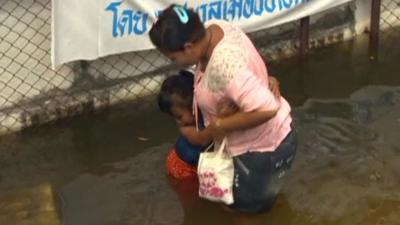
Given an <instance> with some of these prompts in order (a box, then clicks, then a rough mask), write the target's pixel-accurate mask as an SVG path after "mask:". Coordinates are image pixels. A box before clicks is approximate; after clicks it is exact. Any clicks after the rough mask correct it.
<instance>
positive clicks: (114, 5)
mask: <svg viewBox="0 0 400 225" xmlns="http://www.w3.org/2000/svg"><path fill="white" fill-rule="evenodd" d="M121 3H122V2H113V3H111V4H110V5H108V7H107V8H106V11H112V12H113V28H112V36H113V37H116V36H118V31H117V28H118V6H120V5H121Z"/></svg>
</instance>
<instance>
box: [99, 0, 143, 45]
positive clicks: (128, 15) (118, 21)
mask: <svg viewBox="0 0 400 225" xmlns="http://www.w3.org/2000/svg"><path fill="white" fill-rule="evenodd" d="M121 4H122V2H121V1H119V2H113V3H110V4H109V5H108V6H107V8H106V11H111V12H112V13H113V23H112V36H113V37H118V36H121V37H122V36H123V35H124V34H125V31H126V30H128V32H127V33H128V34H129V35H131V34H136V35H141V34H144V33H145V32H146V31H147V19H148V14H147V13H146V14H144V13H142V12H140V11H136V12H134V11H133V10H123V11H122V13H121V18H118V7H119V6H120V5H121ZM140 22H141V25H140Z"/></svg>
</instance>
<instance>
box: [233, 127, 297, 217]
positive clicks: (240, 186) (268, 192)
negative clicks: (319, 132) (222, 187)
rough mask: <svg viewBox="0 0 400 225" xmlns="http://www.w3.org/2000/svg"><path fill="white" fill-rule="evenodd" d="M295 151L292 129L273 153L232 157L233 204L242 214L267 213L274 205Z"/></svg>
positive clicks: (295, 143)
mask: <svg viewBox="0 0 400 225" xmlns="http://www.w3.org/2000/svg"><path fill="white" fill-rule="evenodd" d="M296 149H297V134H296V132H295V131H294V129H292V131H290V133H289V134H288V135H287V136H286V138H285V139H284V140H283V141H282V143H281V144H280V145H279V146H278V148H277V149H276V150H275V151H273V152H247V153H244V154H242V155H239V156H236V157H234V160H233V162H234V168H235V176H234V184H233V196H234V203H233V204H232V205H230V207H231V208H233V209H235V210H239V211H242V212H260V211H264V210H269V209H270V208H271V207H272V205H273V204H274V202H275V199H276V196H277V194H278V193H279V191H280V189H281V187H282V184H283V181H284V179H283V178H284V177H285V175H286V174H287V173H288V171H289V169H290V167H291V165H292V162H293V160H294V157H295V155H296Z"/></svg>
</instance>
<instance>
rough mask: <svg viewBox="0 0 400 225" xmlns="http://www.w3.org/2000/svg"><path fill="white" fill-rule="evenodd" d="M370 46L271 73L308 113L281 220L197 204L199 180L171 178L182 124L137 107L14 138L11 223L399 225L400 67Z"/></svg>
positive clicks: (0, 189) (4, 157) (2, 149)
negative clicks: (370, 52) (171, 156)
mask: <svg viewBox="0 0 400 225" xmlns="http://www.w3.org/2000/svg"><path fill="white" fill-rule="evenodd" d="M367 44H368V43H367V40H366V39H365V37H360V38H358V39H356V40H354V41H351V42H346V43H342V44H339V45H336V46H332V47H328V48H324V49H319V50H315V51H314V52H313V53H312V54H311V56H310V58H309V59H308V61H307V62H303V63H299V62H298V61H297V60H292V61H291V60H289V61H285V62H281V63H279V64H271V65H270V66H269V68H270V71H272V74H276V75H277V76H278V78H279V80H280V81H281V84H282V92H283V94H284V95H285V96H287V98H288V99H289V101H290V102H291V103H292V105H295V106H296V107H294V110H293V115H294V117H295V122H296V125H297V130H298V133H299V138H300V139H299V140H300V142H299V150H298V154H297V158H296V161H295V163H294V165H293V169H292V172H291V173H290V174H289V175H288V177H287V185H286V186H285V187H284V189H283V190H282V193H281V194H280V195H279V198H278V200H277V202H276V204H275V206H274V207H273V209H272V210H271V211H270V212H269V213H264V214H259V215H241V214H232V213H229V212H225V211H224V210H223V209H222V208H221V207H219V206H218V205H216V204H213V203H210V202H206V201H203V200H200V199H199V198H198V197H197V193H196V190H197V186H196V181H191V182H185V183H184V184H181V183H177V181H174V180H170V179H168V178H167V177H166V176H165V170H164V158H165V155H166V153H167V151H168V148H169V147H171V146H172V145H173V142H174V139H175V137H176V135H177V132H176V128H175V126H174V123H173V121H172V120H170V119H168V118H167V117H166V116H164V115H161V113H159V112H157V110H156V109H149V110H140V111H138V110H136V108H133V107H131V108H128V109H121V110H112V111H110V112H103V113H100V114H98V115H95V116H93V115H91V116H90V117H81V118H75V119H71V120H68V121H65V122H63V123H59V124H57V125H53V126H48V127H45V128H42V129H34V130H31V131H26V132H22V133H19V134H14V135H9V136H6V137H2V138H1V139H0V143H1V145H0V224H41V225H42V224H43V225H45V224H54V225H114V224H115V225H128V224H134V225H141V224H165V225H167V224H168V225H169V224H171V225H172V224H173V225H179V224H182V225H196V224H202V225H204V224H207V225H214V224H218V225H224V224H233V225H275V224H276V225H278V224H279V225H303V224H304V225H305V224H311V225H322V224H324V225H339V224H349V225H369V224H371V225H372V224H382V225H384V224H396V223H398V221H400V215H399V214H398V212H399V210H400V192H399V191H398V190H399V188H400V172H399V171H400V148H399V147H398V146H400V140H399V139H398V134H399V133H400V116H399V115H400V88H399V86H400V77H399V76H398V71H399V69H400V65H399V63H398V60H396V59H398V57H397V58H396V56H392V57H388V56H386V55H384V57H382V58H381V59H380V60H379V61H370V60H369V59H368V57H367V56H366V51H367V47H366V46H367ZM397 53H400V51H399V52H397ZM398 55H399V54H397V56H398ZM371 85H374V86H371ZM376 85H385V86H376ZM389 85H390V86H392V87H389ZM366 86H368V87H366Z"/></svg>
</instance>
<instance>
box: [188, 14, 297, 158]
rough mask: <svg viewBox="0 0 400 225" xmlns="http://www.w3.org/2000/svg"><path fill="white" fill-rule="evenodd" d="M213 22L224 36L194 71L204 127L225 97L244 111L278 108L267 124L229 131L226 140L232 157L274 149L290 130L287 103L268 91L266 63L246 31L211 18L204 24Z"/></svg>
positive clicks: (196, 93) (198, 104) (196, 97)
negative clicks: (202, 69)
mask: <svg viewBox="0 0 400 225" xmlns="http://www.w3.org/2000/svg"><path fill="white" fill-rule="evenodd" d="M213 24H215V25H218V26H219V27H220V28H221V29H222V30H223V32H224V37H223V38H222V39H221V41H220V42H219V43H218V44H217V46H216V47H215V48H214V51H213V53H212V55H211V58H210V60H209V62H208V65H207V68H206V70H205V72H204V73H202V72H201V71H200V70H199V69H197V71H196V79H195V84H194V103H195V105H197V106H198V107H200V109H201V111H202V113H203V116H204V122H205V124H206V126H207V125H208V124H209V123H210V121H211V119H212V118H213V117H215V116H216V114H217V105H218V102H220V101H221V100H224V99H230V100H232V101H233V102H235V103H236V104H237V105H238V106H239V107H240V109H241V110H243V111H245V112H250V111H254V110H257V109H264V110H271V109H278V112H277V114H276V116H275V117H273V118H272V119H270V120H269V121H267V122H266V123H263V124H261V125H258V126H256V127H253V128H250V129H245V130H240V131H236V132H232V133H230V134H229V135H228V142H227V148H228V151H229V152H230V153H231V154H232V155H233V156H237V155H240V154H243V153H246V152H248V151H259V152H264V151H274V150H275V149H276V148H277V147H278V146H279V144H280V143H281V142H282V141H283V139H284V138H285V137H286V136H287V134H288V133H289V132H290V130H291V126H290V124H291V122H292V118H291V116H290V106H289V104H288V102H287V101H286V100H285V99H284V98H283V97H281V98H280V99H278V98H276V97H274V95H273V94H272V93H271V91H270V90H269V88H268V72H267V68H266V66H265V63H264V61H263V60H262V58H261V56H260V55H259V53H258V52H257V49H256V48H255V47H254V45H253V43H252V42H251V41H250V39H249V38H248V37H247V36H246V34H245V33H243V32H242V31H241V30H240V29H239V28H238V27H236V26H234V25H232V24H230V23H228V22H225V21H219V20H212V21H209V22H208V23H206V26H210V25H213ZM198 68H199V67H198Z"/></svg>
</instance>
